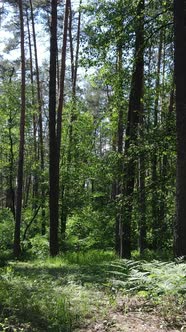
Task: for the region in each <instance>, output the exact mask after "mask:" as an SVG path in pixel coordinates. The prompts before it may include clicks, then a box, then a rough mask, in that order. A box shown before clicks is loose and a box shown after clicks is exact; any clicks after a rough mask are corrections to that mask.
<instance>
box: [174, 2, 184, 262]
mask: <svg viewBox="0 0 186 332" xmlns="http://www.w3.org/2000/svg"><path fill="white" fill-rule="evenodd" d="M174 24H175V25H174V29H175V84H176V131H177V174H176V222H175V242H174V245H175V256H177V257H178V256H184V257H186V93H185V87H186V0H179V1H178V0H174Z"/></svg>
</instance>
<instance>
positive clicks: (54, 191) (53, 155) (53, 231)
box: [49, 0, 59, 256]
mask: <svg viewBox="0 0 186 332" xmlns="http://www.w3.org/2000/svg"><path fill="white" fill-rule="evenodd" d="M56 59H57V0H52V2H51V39H50V79H49V188H50V192H49V210H50V254H51V255H52V256H55V255H57V254H58V251H59V244H58V218H59V216H58V212H59V209H58V200H59V175H58V173H57V163H58V159H57V150H58V148H57V137H56Z"/></svg>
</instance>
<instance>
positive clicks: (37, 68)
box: [30, 0, 46, 235]
mask: <svg viewBox="0 0 186 332" xmlns="http://www.w3.org/2000/svg"><path fill="white" fill-rule="evenodd" d="M30 9H31V21H32V33H33V42H34V54H35V66H36V80H37V100H38V111H39V148H40V149H39V150H40V159H41V160H40V167H41V214H42V226H41V233H42V234H43V235H44V234H45V232H46V225H45V191H44V187H43V183H44V169H45V161H44V144H43V119H42V101H41V87H40V77H39V64H38V53H37V42H36V33H35V24H34V14H33V6H32V0H30Z"/></svg>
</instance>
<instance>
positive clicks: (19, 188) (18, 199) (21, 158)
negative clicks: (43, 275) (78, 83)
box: [14, 0, 25, 258]
mask: <svg viewBox="0 0 186 332" xmlns="http://www.w3.org/2000/svg"><path fill="white" fill-rule="evenodd" d="M19 15H20V30H21V117H20V143H19V161H18V174H17V197H16V214H15V231H14V256H15V257H16V258H19V256H20V254H21V244H20V229H21V211H22V189H23V165H24V144H25V49H24V39H25V37H24V19H23V4H22V0H19Z"/></svg>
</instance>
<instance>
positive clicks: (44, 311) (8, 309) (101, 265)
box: [0, 252, 186, 332]
mask: <svg viewBox="0 0 186 332" xmlns="http://www.w3.org/2000/svg"><path fill="white" fill-rule="evenodd" d="M0 331H9V332H19V331H25V332H32V331H33V332H37V331H38V332H39V331H40V332H47V331H53V332H96V331H97V332H121V331H123V332H127V331H129V332H130V331H131V332H137V331H138V332H142V331H143V332H147V331H148V332H157V331H162V332H165V331H169V332H177V331H186V264H185V263H184V262H179V264H175V263H174V262H162V261H152V262H146V261H134V260H117V259H115V258H114V257H113V255H112V254H110V253H107V254H106V253H103V252H102V253H100V252H94V253H87V254H82V255H81V254H78V255H77V254H69V255H66V256H63V257H57V258H55V259H37V260H35V261H34V260H30V261H22V262H21V261H9V262H7V264H6V265H5V266H3V267H1V269H0Z"/></svg>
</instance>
